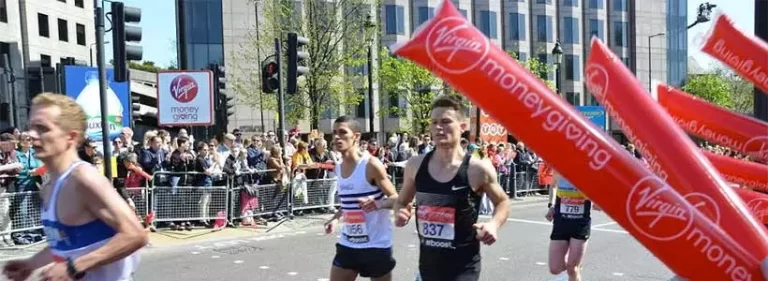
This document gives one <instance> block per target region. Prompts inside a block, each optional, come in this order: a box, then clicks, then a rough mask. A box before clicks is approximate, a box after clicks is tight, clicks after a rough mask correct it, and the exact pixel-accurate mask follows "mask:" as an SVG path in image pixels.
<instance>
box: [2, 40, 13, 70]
mask: <svg viewBox="0 0 768 281" xmlns="http://www.w3.org/2000/svg"><path fill="white" fill-rule="evenodd" d="M5 56H8V58H10V57H11V44H8V43H3V42H0V68H3V65H2V63H3V58H4V57H5ZM7 63H9V64H10V63H11V62H10V61H8V62H7Z"/></svg>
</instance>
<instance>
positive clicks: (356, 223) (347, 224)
mask: <svg viewBox="0 0 768 281" xmlns="http://www.w3.org/2000/svg"><path fill="white" fill-rule="evenodd" d="M342 233H344V235H345V236H346V237H347V240H348V241H350V242H353V243H366V242H368V227H367V225H366V222H365V213H364V212H363V211H345V212H344V226H343V229H342Z"/></svg>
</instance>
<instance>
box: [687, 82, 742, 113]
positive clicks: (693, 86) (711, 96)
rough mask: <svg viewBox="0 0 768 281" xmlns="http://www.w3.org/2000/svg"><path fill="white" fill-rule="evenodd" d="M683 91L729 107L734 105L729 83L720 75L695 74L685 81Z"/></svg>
mask: <svg viewBox="0 0 768 281" xmlns="http://www.w3.org/2000/svg"><path fill="white" fill-rule="evenodd" d="M683 91H686V92H688V93H691V94H692V95H695V96H697V97H699V98H702V99H704V100H706V101H709V102H711V103H713V104H716V105H719V106H722V107H725V108H728V109H730V108H732V107H733V102H732V101H731V95H730V93H729V92H730V91H729V87H728V84H727V83H726V82H725V81H723V79H722V78H721V77H720V76H719V75H714V74H704V75H697V76H693V77H691V79H689V80H688V82H687V83H685V86H683Z"/></svg>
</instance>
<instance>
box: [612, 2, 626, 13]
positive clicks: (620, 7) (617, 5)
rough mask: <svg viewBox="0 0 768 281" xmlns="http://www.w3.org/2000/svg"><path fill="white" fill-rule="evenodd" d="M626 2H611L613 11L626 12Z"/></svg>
mask: <svg viewBox="0 0 768 281" xmlns="http://www.w3.org/2000/svg"><path fill="white" fill-rule="evenodd" d="M627 9H628V7H627V0H613V10H614V11H616V12H626V11H627Z"/></svg>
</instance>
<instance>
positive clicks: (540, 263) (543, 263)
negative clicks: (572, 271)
mask: <svg viewBox="0 0 768 281" xmlns="http://www.w3.org/2000/svg"><path fill="white" fill-rule="evenodd" d="M536 265H547V263H545V262H540V261H537V262H536Z"/></svg>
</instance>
